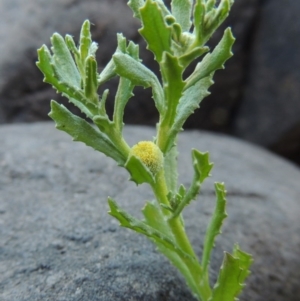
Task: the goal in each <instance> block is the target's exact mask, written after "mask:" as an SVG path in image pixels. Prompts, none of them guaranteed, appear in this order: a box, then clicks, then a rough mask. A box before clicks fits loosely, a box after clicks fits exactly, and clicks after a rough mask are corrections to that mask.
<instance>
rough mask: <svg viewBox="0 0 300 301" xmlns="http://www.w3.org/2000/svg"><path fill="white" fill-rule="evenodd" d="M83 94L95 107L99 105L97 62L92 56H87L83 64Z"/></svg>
mask: <svg viewBox="0 0 300 301" xmlns="http://www.w3.org/2000/svg"><path fill="white" fill-rule="evenodd" d="M84 81H85V83H84V94H85V96H86V97H87V98H88V99H89V100H90V101H92V102H93V103H94V104H95V105H96V106H98V103H99V96H98V93H97V90H98V73H97V62H96V59H95V58H94V57H93V56H89V57H88V58H87V59H86V62H85V79H84Z"/></svg>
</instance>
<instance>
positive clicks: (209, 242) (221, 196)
mask: <svg viewBox="0 0 300 301" xmlns="http://www.w3.org/2000/svg"><path fill="white" fill-rule="evenodd" d="M215 191H216V207H215V209H214V213H213V215H212V217H211V220H210V222H209V225H208V227H207V230H206V234H205V240H204V248H203V253H202V263H201V265H202V267H203V270H204V271H205V272H207V270H208V266H209V260H210V255H211V251H212V249H213V247H214V243H215V239H216V237H217V236H218V235H219V234H220V233H221V228H222V224H223V221H224V219H225V218H226V217H227V213H226V190H225V186H224V184H223V183H215ZM224 300H226V299H224Z"/></svg>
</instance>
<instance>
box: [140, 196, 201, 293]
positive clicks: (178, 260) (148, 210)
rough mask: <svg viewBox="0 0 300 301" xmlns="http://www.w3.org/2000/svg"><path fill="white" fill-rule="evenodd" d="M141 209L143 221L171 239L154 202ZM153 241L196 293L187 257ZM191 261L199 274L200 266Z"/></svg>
mask: <svg viewBox="0 0 300 301" xmlns="http://www.w3.org/2000/svg"><path fill="white" fill-rule="evenodd" d="M142 211H143V214H144V216H145V219H146V221H145V222H146V223H147V224H148V225H149V226H150V227H152V228H154V229H156V230H157V231H159V232H161V233H163V234H164V235H166V236H167V237H170V238H172V239H173V234H172V232H171V230H170V228H169V226H168V223H167V222H166V220H165V217H164V215H163V214H162V212H161V210H160V208H159V207H158V204H157V203H156V202H151V203H147V204H146V205H145V207H144V209H143V210H142ZM154 243H155V244H156V246H157V248H158V250H159V251H160V252H161V253H162V254H164V255H165V256H166V257H167V258H168V259H169V260H170V262H171V263H172V264H173V265H174V266H175V267H176V268H177V269H178V270H179V271H180V272H181V273H182V275H183V276H184V277H185V279H186V282H187V284H188V286H189V287H190V288H191V290H192V292H193V293H194V294H197V293H198V292H197V283H195V281H194V279H193V277H192V276H191V274H190V271H189V269H188V268H187V266H186V263H185V260H187V259H188V258H187V259H184V258H182V257H181V256H180V255H179V254H178V253H177V251H172V250H171V249H170V248H167V247H165V246H164V244H162V243H160V242H159V241H154ZM190 260H191V259H190ZM192 263H193V265H194V267H195V270H198V275H199V276H200V275H201V267H200V266H199V265H198V263H196V262H195V261H194V260H192Z"/></svg>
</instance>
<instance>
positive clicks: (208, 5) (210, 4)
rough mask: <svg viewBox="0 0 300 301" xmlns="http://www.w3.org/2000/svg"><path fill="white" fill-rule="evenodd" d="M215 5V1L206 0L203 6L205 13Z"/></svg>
mask: <svg viewBox="0 0 300 301" xmlns="http://www.w3.org/2000/svg"><path fill="white" fill-rule="evenodd" d="M215 5H216V0H207V1H206V4H205V8H206V11H207V12H209V11H211V10H212V9H213V8H214V7H215Z"/></svg>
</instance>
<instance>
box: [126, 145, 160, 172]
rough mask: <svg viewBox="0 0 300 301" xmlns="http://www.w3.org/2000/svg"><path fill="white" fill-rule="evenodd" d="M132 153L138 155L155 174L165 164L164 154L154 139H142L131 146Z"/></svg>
mask: <svg viewBox="0 0 300 301" xmlns="http://www.w3.org/2000/svg"><path fill="white" fill-rule="evenodd" d="M131 154H132V155H135V156H136V157H138V158H139V159H140V160H141V161H142V162H143V163H144V164H145V165H146V166H147V167H148V168H149V170H150V171H151V172H152V173H153V175H155V174H156V173H157V172H158V171H159V170H160V169H161V168H162V166H163V160H164V157H163V154H162V152H161V150H160V149H159V147H158V146H157V145H156V144H155V143H153V142H152V141H140V142H138V143H137V144H135V145H134V146H133V147H132V148H131Z"/></svg>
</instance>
